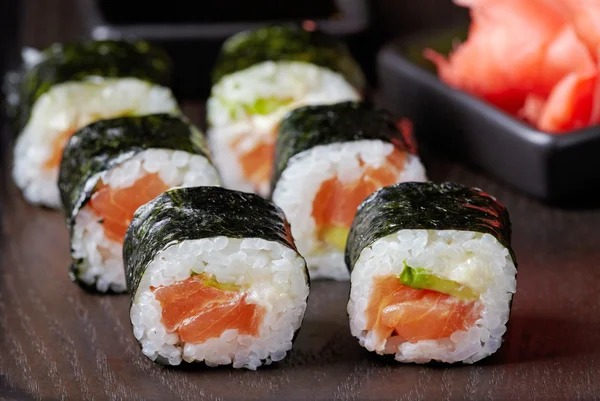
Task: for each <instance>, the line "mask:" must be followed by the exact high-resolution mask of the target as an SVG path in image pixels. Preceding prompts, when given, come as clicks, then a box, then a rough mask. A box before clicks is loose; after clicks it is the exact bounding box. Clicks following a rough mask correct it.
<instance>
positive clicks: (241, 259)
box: [123, 187, 309, 370]
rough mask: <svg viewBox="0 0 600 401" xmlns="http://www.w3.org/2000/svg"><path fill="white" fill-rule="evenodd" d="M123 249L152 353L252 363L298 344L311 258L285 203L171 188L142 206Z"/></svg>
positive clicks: (143, 340)
mask: <svg viewBox="0 0 600 401" xmlns="http://www.w3.org/2000/svg"><path fill="white" fill-rule="evenodd" d="M123 258H124V261H125V270H126V275H127V285H128V287H129V290H130V291H131V305H130V318H131V323H132V327H133V334H134V335H135V338H136V339H137V340H138V341H139V343H140V346H141V348H142V352H143V354H144V355H146V356H147V357H148V358H150V359H151V360H153V361H156V362H159V363H162V364H169V365H178V364H180V363H181V361H182V360H183V361H185V362H202V361H203V362H204V363H206V365H208V366H216V365H229V364H231V365H233V367H234V368H242V367H243V368H247V369H252V370H254V369H256V368H257V367H259V366H261V365H263V364H265V365H268V364H270V363H271V362H276V361H279V360H281V359H283V358H284V357H285V355H286V353H287V352H288V351H289V350H290V349H291V348H292V342H293V340H294V338H295V335H296V333H297V331H298V329H299V327H300V325H301V323H302V319H303V317H304V312H305V310H306V302H307V298H308V292H309V278H308V272H307V271H306V263H305V261H304V259H303V258H302V256H300V254H299V253H298V251H297V250H296V247H295V245H294V240H293V239H292V235H291V233H290V227H289V225H288V223H287V222H286V220H285V216H284V214H283V212H282V211H281V210H280V209H279V208H278V207H276V206H275V205H273V204H272V203H270V202H268V201H267V200H265V199H263V198H261V197H259V196H258V195H255V194H250V193H244V192H237V191H231V190H228V189H224V188H219V187H198V188H185V189H172V190H170V191H168V192H166V193H164V194H162V195H161V196H159V197H158V198H156V199H154V200H153V201H151V202H150V203H147V204H146V205H144V206H142V207H141V208H139V209H138V211H137V212H136V214H135V217H134V219H133V222H132V223H131V226H130V227H129V230H128V231H127V235H126V237H125V244H124V252H123Z"/></svg>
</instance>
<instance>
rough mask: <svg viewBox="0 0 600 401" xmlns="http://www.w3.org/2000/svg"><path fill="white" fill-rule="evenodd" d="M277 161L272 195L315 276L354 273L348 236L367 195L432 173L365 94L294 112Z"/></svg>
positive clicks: (282, 133)
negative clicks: (360, 99)
mask: <svg viewBox="0 0 600 401" xmlns="http://www.w3.org/2000/svg"><path fill="white" fill-rule="evenodd" d="M274 166H275V171H274V175H273V188H274V191H273V196H272V198H273V201H274V202H275V204H277V205H278V206H279V207H281V208H282V209H283V211H284V212H285V214H286V216H287V217H288V219H289V220H290V224H291V226H292V233H293V234H294V238H295V239H296V243H297V245H298V249H299V250H300V253H301V254H302V255H303V256H304V257H305V258H306V260H307V263H308V266H309V271H310V275H311V278H333V279H338V280H347V279H348V278H349V274H348V269H347V267H346V265H345V263H344V250H345V247H346V239H347V237H348V232H349V231H350V225H351V224H352V219H353V218H354V214H355V212H356V208H357V207H358V205H360V203H361V202H362V201H363V200H364V199H365V198H366V197H367V196H368V195H370V194H371V193H372V192H374V191H375V190H376V189H378V188H381V187H384V186H386V185H391V184H394V183H397V182H402V181H425V180H426V179H427V177H426V174H425V169H424V168H423V165H422V164H421V162H420V160H419V157H418V156H417V155H416V154H415V153H411V150H409V147H408V145H407V143H406V141H405V138H404V137H403V136H402V134H401V133H400V132H399V131H398V129H397V128H396V126H395V124H394V122H393V120H392V118H391V116H390V115H389V114H388V113H387V112H385V111H384V110H381V109H378V108H376V107H374V106H373V105H371V104H369V103H364V102H344V103H338V104H333V105H321V106H305V107H302V108H299V109H296V110H294V111H292V112H290V113H289V114H288V115H287V116H286V117H285V118H284V120H283V121H282V123H281V125H280V127H279V135H278V138H277V147H276V151H275V164H274Z"/></svg>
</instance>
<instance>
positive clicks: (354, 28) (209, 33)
mask: <svg viewBox="0 0 600 401" xmlns="http://www.w3.org/2000/svg"><path fill="white" fill-rule="evenodd" d="M122 3H123V2H122V1H116V0H79V1H78V2H77V4H78V7H79V14H80V15H81V16H82V18H81V20H82V21H84V22H85V30H86V35H87V36H88V37H90V38H92V39H123V38H125V39H129V38H138V39H145V40H148V41H150V42H152V43H155V44H157V45H160V46H162V47H163V48H165V50H166V51H167V52H168V53H169V54H170V56H171V57H172V58H173V60H174V63H175V73H176V74H175V83H174V90H175V94H176V96H177V97H179V98H185V99H198V100H200V99H203V98H206V97H207V96H208V93H209V90H210V86H211V83H210V75H211V74H210V73H211V69H212V66H213V63H214V60H215V59H216V57H217V54H218V52H219V49H220V47H221V44H222V43H223V41H225V39H227V38H228V37H230V36H231V35H233V34H235V33H237V32H240V31H243V30H247V29H253V28H258V27H260V26H262V25H264V24H267V23H287V22H297V21H303V20H306V19H311V21H312V22H314V23H315V24H316V26H317V27H318V28H319V29H320V30H322V31H324V32H326V33H329V34H331V35H335V36H340V37H345V38H348V37H349V36H353V35H357V34H359V33H361V32H363V31H364V30H365V29H366V27H367V25H368V18H369V16H368V7H367V0H328V1H324V2H320V1H317V0H310V1H304V2H303V1H293V2H291V3H293V4H288V3H290V2H285V1H283V2H279V3H277V4H279V6H278V7H275V8H273V7H271V9H270V10H269V12H263V13H261V12H260V11H261V10H264V7H265V6H268V5H269V4H271V3H276V2H275V1H274V0H268V1H264V2H260V1H259V2H254V3H252V2H245V1H243V0H237V1H235V0H226V1H223V2H222V4H220V5H218V6H216V5H213V6H211V10H209V11H210V12H208V11H207V12H206V13H205V15H201V14H200V9H201V8H202V6H201V5H200V6H199V5H198V4H196V3H194V2H190V1H184V0H175V2H174V3H173V4H171V5H170V7H169V8H170V11H169V12H165V13H162V15H161V13H160V10H159V9H160V8H161V7H164V4H162V3H157V4H158V5H157V6H156V7H155V6H152V7H150V6H148V7H146V6H143V7H142V8H139V5H135V4H129V5H123V4H122ZM211 3H212V2H211ZM235 3H238V5H239V6H238V7H235V6H233V5H234V4H235ZM246 3H248V4H252V7H254V11H255V12H249V11H248V12H245V11H244V10H245V9H246V8H248V7H251V6H249V5H248V4H246ZM226 4H229V5H230V7H229V8H230V9H229V10H227V9H224V6H225V5H226ZM136 7H137V8H139V12H137V13H136V12H135V8H136ZM157 7H158V8H157ZM227 11H229V12H227ZM327 15H330V16H329V17H325V16H327ZM207 16H209V17H207ZM300 16H301V17H300ZM313 20H314V21H313Z"/></svg>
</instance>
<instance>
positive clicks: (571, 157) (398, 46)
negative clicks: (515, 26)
mask: <svg viewBox="0 0 600 401" xmlns="http://www.w3.org/2000/svg"><path fill="white" fill-rule="evenodd" d="M466 32H467V31H466V29H465V28H464V27H462V28H459V29H456V28H454V29H447V30H445V31H438V32H436V33H428V34H421V35H413V36H411V37H405V38H402V39H396V40H394V41H392V42H390V43H388V44H387V45H386V46H384V47H383V48H382V50H381V51H380V52H379V55H378V59H377V69H378V73H379V86H380V88H381V97H382V101H383V102H384V104H385V106H386V107H387V108H389V109H390V110H391V111H393V112H396V113H401V114H402V115H405V116H407V117H408V118H410V119H411V120H412V121H413V122H414V127H415V128H416V131H415V136H416V137H417V138H418V139H419V141H422V142H423V144H424V145H426V146H428V147H431V148H432V149H438V150H443V152H444V155H446V156H447V157H449V158H452V159H458V160H462V161H466V162H468V163H470V164H473V165H475V166H477V167H479V168H481V169H483V170H484V171H487V172H488V173H490V174H492V175H493V176H495V177H497V178H499V179H501V180H502V181H504V182H506V183H508V184H511V185H512V186H514V187H516V188H517V189H519V190H521V191H523V192H525V193H527V194H529V195H531V196H533V197H535V198H538V199H540V200H543V201H545V202H548V203H552V204H560V205H568V204H569V205H570V204H574V203H579V202H580V201H581V200H582V199H583V198H589V197H590V196H592V195H593V194H600V126H594V127H589V128H585V129H581V130H577V131H572V132H569V133H565V134H548V133H545V132H542V131H539V130H537V129H536V128H534V127H532V126H529V125H527V124H525V123H523V122H521V121H519V120H517V119H516V118H514V117H513V116H511V115H509V114H507V113H505V112H503V111H501V110H499V109H497V108H496V107H494V106H492V105H490V104H488V103H486V102H484V101H482V100H480V99H478V98H476V97H474V96H472V95H470V94H467V93H465V92H462V91H460V90H457V89H454V88H451V87H450V86H448V85H446V84H445V83H443V82H442V81H440V80H439V79H438V77H437V74H436V68H435V66H434V65H433V63H431V62H429V61H428V60H426V59H424V58H423V55H422V53H423V50H424V49H426V48H432V49H434V50H437V51H438V52H440V53H443V54H448V53H449V51H450V50H451V48H452V44H453V43H456V41H458V40H460V41H462V40H463V39H464V38H466Z"/></svg>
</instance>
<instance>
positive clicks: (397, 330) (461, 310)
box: [365, 275, 483, 343]
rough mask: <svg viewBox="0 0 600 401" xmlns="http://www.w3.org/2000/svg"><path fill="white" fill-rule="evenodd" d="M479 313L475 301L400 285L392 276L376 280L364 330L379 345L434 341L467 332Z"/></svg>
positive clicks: (480, 306) (477, 304) (480, 308)
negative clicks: (388, 341) (393, 339)
mask: <svg viewBox="0 0 600 401" xmlns="http://www.w3.org/2000/svg"><path fill="white" fill-rule="evenodd" d="M482 309H483V307H482V305H481V304H479V303H477V302H475V301H473V302H464V301H461V300H459V299H457V298H455V297H453V296H451V295H447V294H443V293H441V292H437V291H431V290H422V289H415V288H411V287H408V286H405V285H402V284H401V283H400V280H399V278H398V277H397V276H394V275H389V276H379V277H375V279H374V288H373V292H372V294H371V299H370V300H369V304H368V306H367V309H366V310H365V313H366V315H367V327H366V328H367V330H374V331H375V333H376V335H377V338H378V341H382V340H385V339H388V338H390V337H395V336H398V337H400V338H401V339H403V340H404V341H408V342H411V343H414V342H417V341H421V340H437V339H440V338H448V337H450V336H451V335H452V333H454V332H455V331H458V330H468V329H469V328H470V327H472V326H473V324H475V321H476V320H477V319H478V318H479V315H480V313H481V310H482Z"/></svg>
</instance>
